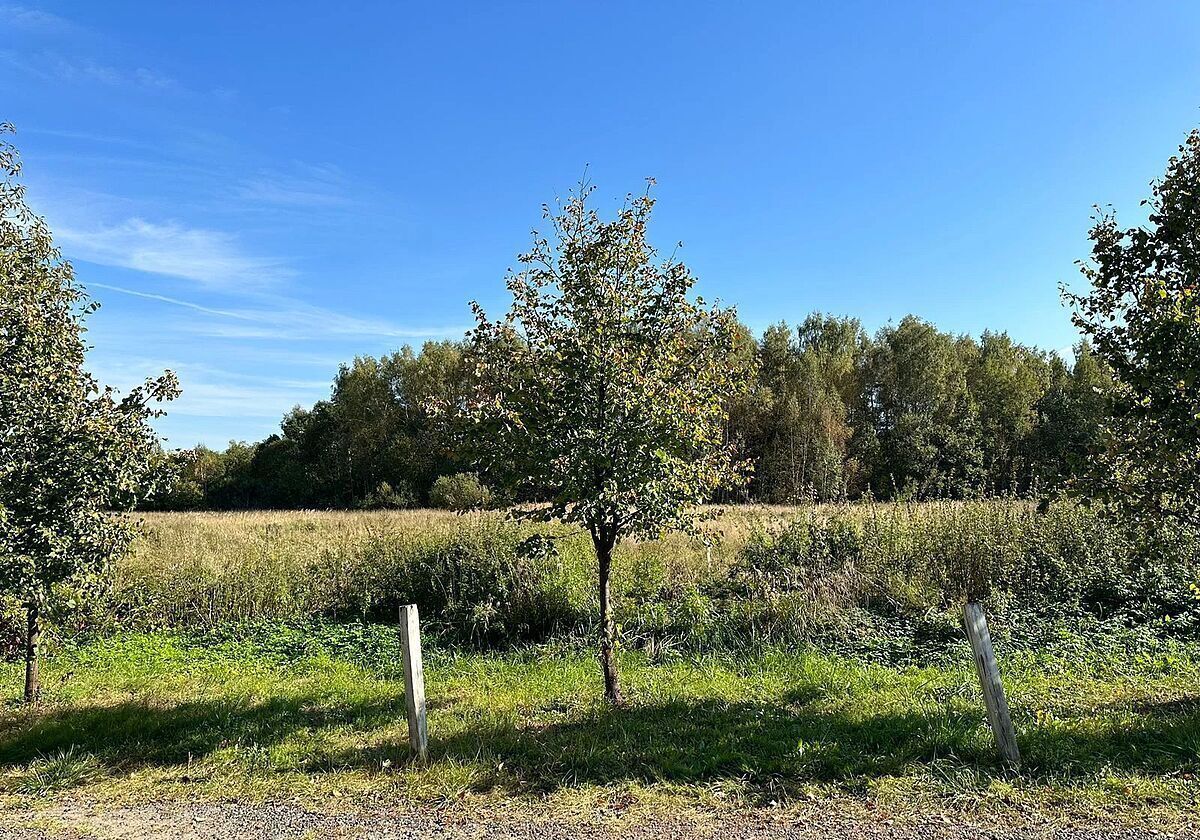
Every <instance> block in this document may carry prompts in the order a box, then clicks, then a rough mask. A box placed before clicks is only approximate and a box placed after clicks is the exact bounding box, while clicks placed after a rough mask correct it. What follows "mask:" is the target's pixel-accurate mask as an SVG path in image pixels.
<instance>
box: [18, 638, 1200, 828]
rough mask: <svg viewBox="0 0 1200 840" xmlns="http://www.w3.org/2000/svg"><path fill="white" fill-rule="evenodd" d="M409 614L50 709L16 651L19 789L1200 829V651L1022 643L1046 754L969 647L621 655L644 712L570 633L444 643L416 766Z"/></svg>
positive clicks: (148, 675)
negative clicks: (1006, 733)
mask: <svg viewBox="0 0 1200 840" xmlns="http://www.w3.org/2000/svg"><path fill="white" fill-rule="evenodd" d="M396 653H397V649H396V641H395V630H394V628H390V627H384V626H379V625H348V626H347V625H326V624H312V625H309V624H305V625H286V624H265V625H259V626H257V627H247V628H242V629H240V630H238V631H236V632H235V631H229V632H226V633H224V634H221V635H213V634H209V635H207V636H203V637H190V638H189V637H185V636H183V635H180V634H177V633H165V632H164V633H151V634H124V635H119V636H116V637H114V638H110V639H107V640H104V641H98V642H95V643H91V644H88V645H85V646H83V647H80V648H78V649H75V650H63V651H60V652H58V653H57V654H56V655H55V656H53V657H52V658H51V659H50V660H49V661H48V662H47V663H46V667H45V682H46V686H47V702H46V703H45V704H44V705H43V706H42V707H41V708H38V709H36V710H33V711H28V710H25V709H23V708H21V707H20V706H19V705H18V704H17V702H16V689H17V687H18V684H19V672H18V666H17V665H15V664H8V665H3V666H0V677H2V678H3V684H4V688H5V691H6V694H5V695H4V697H5V701H6V705H5V707H4V709H3V711H2V712H0V789H2V790H3V792H4V795H5V796H6V797H7V798H8V799H9V801H10V804H11V803H18V804H19V803H32V802H35V801H45V798H46V797H47V796H48V795H57V796H62V795H67V794H69V793H72V792H83V793H86V794H87V795H89V796H94V797H99V798H163V797H168V798H169V797H195V796H199V797H209V798H229V797H237V798H265V797H300V798H303V799H306V800H324V799H327V798H338V797H346V796H356V797H361V796H371V797H374V798H383V799H387V800H389V801H390V800H396V801H403V802H422V803H426V802H437V803H446V802H458V801H466V802H468V803H483V804H488V803H490V804H499V803H506V802H507V803H511V802H537V803H539V805H542V806H546V807H551V808H554V807H561V808H563V809H567V808H576V807H578V806H579V805H580V803H608V802H615V801H620V802H623V803H626V805H628V804H629V803H633V804H634V805H636V806H639V807H646V808H660V807H666V805H668V804H669V805H670V806H671V807H676V806H679V805H683V806H689V807H709V806H720V805H721V804H722V803H733V804H766V803H771V802H774V803H785V804H786V803H799V802H803V801H806V800H807V799H809V798H811V797H816V796H819V797H829V798H832V799H834V800H838V801H849V802H859V803H871V804H874V805H877V806H883V807H887V808H891V809H899V810H903V809H906V808H913V809H922V810H928V809H939V810H941V809H951V810H968V811H971V812H975V813H986V812H990V811H995V810H997V809H1007V808H1011V807H1013V806H1014V805H1018V806H1022V807H1025V808H1030V809H1034V810H1035V811H1046V812H1052V813H1071V814H1095V813H1097V812H1103V813H1104V814H1107V815H1109V816H1115V817H1118V818H1122V819H1124V818H1130V819H1146V818H1149V817H1151V816H1152V817H1153V818H1154V819H1166V820H1172V819H1183V818H1185V817H1186V815H1187V814H1188V813H1190V812H1192V811H1194V809H1195V807H1196V805H1197V799H1198V798H1200V782H1197V780H1196V774H1198V773H1200V700H1197V699H1195V698H1197V697H1198V696H1200V690H1198V689H1197V686H1198V685H1200V666H1198V665H1197V661H1196V659H1195V657H1194V656H1193V650H1192V649H1190V648H1188V647H1185V646H1181V645H1179V644H1175V643H1166V642H1142V643H1138V644H1137V645H1126V644H1124V643H1122V642H1121V641H1120V640H1115V639H1108V640H1100V641H1095V642H1091V643H1084V642H1082V641H1080V640H1073V639H1070V638H1064V639H1063V640H1061V642H1060V643H1059V644H1058V645H1056V647H1055V650H1053V651H1052V652H1040V653H1038V652H1032V651H1029V650H1025V651H1012V652H1007V651H1004V650H1002V651H1001V656H1002V663H1001V664H1002V667H1003V668H1004V670H1005V677H1006V682H1007V683H1008V685H1009V691H1010V700H1011V704H1012V708H1013V714H1014V717H1015V722H1016V725H1017V728H1018V732H1019V737H1020V743H1021V748H1022V751H1023V753H1024V757H1025V765H1024V767H1023V769H1022V771H1021V772H1020V773H1012V772H1009V771H1005V770H1004V769H1002V768H1001V767H999V766H998V765H997V763H996V762H995V760H994V758H993V748H992V744H991V739H990V733H989V731H988V730H987V728H986V725H985V724H984V721H983V713H982V708H981V706H980V700H979V697H978V688H977V685H976V684H975V682H974V675H973V673H972V671H971V666H970V659H969V655H968V654H967V652H966V651H965V650H959V651H957V653H956V655H955V656H953V657H952V661H951V662H949V663H948V664H946V665H944V666H941V667H889V666H885V665H873V664H864V663H861V662H855V661H852V660H849V659H845V658H840V657H837V656H832V655H826V654H822V653H819V652H815V651H801V652H787V651H783V650H779V649H759V650H756V651H746V652H743V653H741V654H739V655H736V656H735V655H732V654H711V655H699V656H695V657H688V658H684V657H679V658H673V657H667V658H663V659H660V660H655V661H652V660H650V659H648V658H647V656H646V655H645V654H644V653H640V652H631V651H627V652H625V653H624V655H623V657H622V666H623V668H624V677H625V683H626V690H627V693H628V695H629V697H630V701H631V702H630V705H629V707H628V708H624V709H619V710H613V709H610V708H609V707H607V706H606V705H605V704H604V703H603V701H602V699H601V698H600V694H599V689H600V685H599V679H598V675H597V668H596V665H595V661H594V659H593V658H592V657H591V656H590V655H589V654H588V653H587V652H586V651H583V650H579V649H576V648H572V647H570V646H557V647H550V646H546V647H538V648H528V649H524V650H517V651H510V652H507V653H492V654H478V653H463V652H456V651H454V650H450V649H437V648H434V649H432V650H430V651H429V652H428V654H427V661H426V675H427V683H428V691H429V704H430V732H431V738H432V743H431V760H430V761H429V763H428V764H426V765H423V766H422V765H418V764H415V763H414V762H413V761H412V758H411V755H410V752H409V749H408V745H407V734H406V726H405V723H404V703H403V680H402V678H401V676H400V674H399V673H398V671H397V656H396Z"/></svg>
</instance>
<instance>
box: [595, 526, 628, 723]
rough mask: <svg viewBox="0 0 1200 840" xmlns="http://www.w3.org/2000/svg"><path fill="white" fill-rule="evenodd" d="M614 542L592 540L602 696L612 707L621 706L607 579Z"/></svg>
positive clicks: (614, 633) (615, 641) (601, 538)
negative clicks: (596, 571) (597, 592)
mask: <svg viewBox="0 0 1200 840" xmlns="http://www.w3.org/2000/svg"><path fill="white" fill-rule="evenodd" d="M614 542H615V540H611V539H607V538H605V537H603V536H602V537H600V538H593V544H594V545H595V547H596V559H597V560H599V561H600V668H601V670H602V671H603V672H604V696H605V697H606V698H607V699H608V701H609V702H610V703H612V704H613V705H614V706H619V705H621V702H622V698H621V683H620V678H619V677H618V676H617V662H616V659H615V652H616V646H617V625H616V621H615V620H614V619H613V614H612V593H611V590H610V587H609V577H610V576H611V573H612V552H613V543H614Z"/></svg>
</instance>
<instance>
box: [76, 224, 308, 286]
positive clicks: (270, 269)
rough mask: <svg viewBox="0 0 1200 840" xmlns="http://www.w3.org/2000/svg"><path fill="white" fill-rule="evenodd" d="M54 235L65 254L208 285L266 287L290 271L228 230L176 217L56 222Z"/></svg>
mask: <svg viewBox="0 0 1200 840" xmlns="http://www.w3.org/2000/svg"><path fill="white" fill-rule="evenodd" d="M55 236H56V237H57V238H58V240H59V242H60V244H61V245H62V246H63V250H64V252H65V253H66V254H67V256H68V257H73V258H77V259H81V260H86V261H87V262H94V263H99V264H100V265H111V266H117V267H119V268H132V269H134V270H136V271H145V272H149V273H152V274H163V275H166V276H168V277H180V278H183V279H185V280H193V281H195V282H197V283H202V284H204V285H206V286H210V287H213V288H232V287H237V288H241V289H245V288H248V287H249V288H255V289H266V288H269V287H271V286H272V285H274V284H276V283H277V282H278V281H280V280H281V279H283V278H285V277H289V276H291V275H292V271H291V270H290V269H288V268H287V267H286V266H284V265H283V264H282V262H281V261H279V260H274V259H269V258H263V257H254V256H250V255H248V254H246V253H244V252H243V250H242V249H241V247H240V246H239V243H238V241H237V238H236V237H234V236H232V235H231V234H228V233H224V232H221V231H215V230H206V229H204V228H194V227H187V226H185V225H182V224H179V223H177V222H166V223H162V224H159V223H155V222H148V221H146V220H144V219H140V218H133V219H128V220H126V221H124V222H122V223H121V224H118V225H113V226H100V227H93V228H89V229H84V228H76V227H64V226H58V227H57V228H56V233H55Z"/></svg>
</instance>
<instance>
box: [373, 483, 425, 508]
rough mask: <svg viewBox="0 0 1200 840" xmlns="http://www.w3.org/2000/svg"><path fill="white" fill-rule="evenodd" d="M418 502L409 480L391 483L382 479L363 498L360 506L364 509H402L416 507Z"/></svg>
mask: <svg viewBox="0 0 1200 840" xmlns="http://www.w3.org/2000/svg"><path fill="white" fill-rule="evenodd" d="M416 504H417V497H416V494H415V493H413V490H412V487H411V486H409V484H408V482H405V481H400V482H398V483H397V484H395V485H391V484H388V483H387V482H386V481H381V482H379V484H378V485H376V487H375V489H374V490H372V491H371V492H370V493H368V494H367V495H366V496H365V497H364V498H363V500H362V502H361V503H360V504H359V507H360V508H361V509H363V510H401V509H403V508H410V507H415V506H416Z"/></svg>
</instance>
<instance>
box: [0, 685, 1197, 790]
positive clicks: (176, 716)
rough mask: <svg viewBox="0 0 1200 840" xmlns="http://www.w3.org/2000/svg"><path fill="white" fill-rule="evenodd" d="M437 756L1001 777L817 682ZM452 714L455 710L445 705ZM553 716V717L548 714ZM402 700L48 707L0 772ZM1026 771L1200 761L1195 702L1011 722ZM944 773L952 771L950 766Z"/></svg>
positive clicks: (222, 739)
mask: <svg viewBox="0 0 1200 840" xmlns="http://www.w3.org/2000/svg"><path fill="white" fill-rule="evenodd" d="M432 708H433V710H434V712H435V714H434V716H433V720H432V738H433V740H432V744H431V754H432V757H433V760H434V761H435V762H436V761H438V760H445V759H452V760H457V761H462V762H466V763H471V762H482V763H483V764H484V765H485V766H490V767H492V768H494V769H495V772H492V773H486V774H484V775H483V776H481V780H480V782H479V784H480V786H482V787H486V788H489V789H497V788H498V789H503V790H508V791H510V792H512V793H523V792H524V793H528V792H548V791H553V790H555V789H558V788H562V787H570V786H574V785H578V784H584V783H590V784H613V783H621V782H626V781H642V782H656V781H671V782H678V783H685V784H686V783H706V782H716V781H721V780H734V781H738V782H739V783H742V784H744V785H747V786H748V788H750V789H754V788H755V787H759V788H763V789H768V788H773V787H774V786H776V785H778V784H782V785H784V786H789V785H794V784H802V783H805V782H830V783H835V784H837V785H838V786H840V787H841V788H843V789H845V790H847V791H851V792H853V791H859V790H864V789H866V787H867V786H868V785H869V784H870V782H871V781H872V780H873V779H878V778H881V777H884V776H896V775H913V774H921V773H929V774H932V775H936V776H942V777H945V778H949V777H952V776H955V771H956V768H957V769H958V770H965V771H969V772H967V773H966V774H965V775H966V776H968V777H969V778H970V779H971V780H973V781H968V782H967V784H970V785H972V786H976V785H978V786H981V787H986V785H987V784H988V782H989V781H990V780H991V779H992V778H994V777H996V776H998V775H1001V774H1002V773H1003V772H1004V771H1003V770H1002V768H1001V767H1000V766H999V764H998V762H997V761H996V758H995V754H994V750H993V747H992V743H991V737H990V734H989V733H988V732H987V730H986V728H985V727H984V726H983V724H982V710H979V711H978V712H976V711H974V710H965V711H964V710H961V709H955V708H939V707H930V706H929V705H924V706H921V707H920V708H919V709H914V710H913V711H911V712H904V711H894V710H891V711H884V712H872V711H870V710H866V711H860V712H857V713H847V712H843V711H841V710H839V709H838V708H837V707H836V706H831V705H830V704H828V703H826V702H825V701H824V699H823V697H822V696H821V695H820V694H818V693H815V692H812V691H800V692H796V693H794V694H792V695H790V696H787V697H784V698H781V699H779V700H771V701H763V702H738V703H729V702H722V701H717V700H680V701H673V702H666V703H654V704H635V705H632V706H630V707H627V708H621V709H610V708H607V707H597V708H594V709H590V710H588V711H587V712H585V713H584V716H583V717H582V718H579V719H574V720H565V721H560V722H550V723H543V722H541V721H539V719H538V715H537V714H536V713H535V714H533V715H531V716H530V719H529V720H528V721H527V722H525V723H524V724H523V725H521V726H518V727H516V728H513V727H510V726H506V725H500V724H475V725H474V726H472V728H470V729H469V730H467V731H465V732H462V733H457V734H451V735H449V736H439V733H438V729H437V723H438V717H439V715H438V714H437V713H438V712H446V711H448V708H447V707H445V706H441V705H440V704H439V703H438V702H437V701H436V700H435V701H434V702H433V704H432ZM449 711H450V713H451V714H453V711H452V710H449ZM555 712H556V713H558V714H561V712H559V711H558V710H555ZM403 721H404V701H403V697H401V696H397V695H389V696H386V697H380V698H378V699H367V700H357V701H346V700H342V699H335V698H330V697H327V696H289V697H283V698H280V697H275V698H268V699H265V700H259V701H251V700H237V699H213V700H197V701H185V702H180V703H176V704H173V705H152V704H146V703H141V702H132V701H130V702H125V703H119V704H115V705H109V706H90V707H63V708H50V709H47V710H44V711H42V712H38V713H34V714H33V715H32V716H31V717H25V716H18V717H15V718H13V719H10V721H9V722H8V723H7V724H6V725H4V726H3V727H2V728H0V770H3V769H11V768H15V767H20V766H23V765H26V764H28V763H29V762H31V761H33V760H35V759H37V758H39V757H42V756H47V755H52V754H54V753H56V752H60V751H64V750H69V749H75V750H81V751H83V752H86V753H88V754H90V755H92V756H94V757H95V758H96V759H97V760H98V761H99V762H100V763H101V765H102V766H104V767H105V768H106V769H108V770H110V771H114V772H119V771H125V772H128V771H130V770H133V769H136V768H139V767H148V766H150V767H165V768H166V767H173V766H177V767H180V768H182V767H184V766H186V765H187V764H188V763H190V762H191V761H199V760H202V759H203V758H204V757H205V756H208V755H211V754H212V753H214V752H216V751H218V750H220V749H223V748H226V747H229V746H233V745H238V746H242V747H245V748H255V749H264V748H270V747H271V746H273V745H275V744H278V743H281V742H283V741H285V740H286V739H288V738H289V737H291V736H292V735H294V734H296V733H300V732H303V731H312V732H319V731H321V730H328V729H333V728H347V729H349V730H350V731H352V732H361V733H363V734H364V735H366V734H367V733H370V732H373V731H378V730H381V729H385V730H386V729H388V728H392V730H393V731H395V728H397V727H398V728H399V730H400V731H401V732H402V731H403V727H404V724H403ZM1018 730H1019V740H1020V743H1021V749H1022V751H1023V753H1024V756H1025V758H1026V764H1025V769H1024V771H1023V773H1022V775H1023V776H1024V777H1025V778H1027V779H1029V780H1030V781H1034V782H1036V781H1038V780H1047V779H1049V778H1050V777H1054V778H1055V779H1062V778H1063V777H1072V778H1086V777H1088V776H1095V775H1097V774H1100V773H1106V772H1109V771H1110V770H1118V771H1129V772H1136V773H1143V774H1147V775H1166V774H1170V773H1175V772H1177V771H1179V770H1181V769H1182V770H1186V769H1191V768H1196V767H1197V766H1198V765H1200V705H1198V704H1195V703H1184V702H1178V701H1177V702H1174V703H1167V704H1161V705H1157V706H1146V705H1141V706H1131V707H1128V708H1127V709H1124V710H1119V711H1116V712H1114V711H1112V710H1103V709H1101V710H1096V716H1094V717H1090V718H1089V717H1084V716H1082V715H1081V716H1080V717H1078V718H1075V719H1071V720H1067V721H1065V722H1064V721H1058V722H1048V723H1044V724H1039V723H1037V722H1036V721H1033V720H1028V721H1018ZM408 757H410V751H409V749H408V746H407V743H406V742H405V740H404V737H403V736H402V735H401V736H399V737H396V738H395V739H394V740H390V741H385V742H383V743H379V742H378V741H376V742H375V743H374V744H372V745H363V746H358V747H352V748H349V749H344V750H333V751H328V750H325V749H314V750H313V752H312V754H311V755H308V756H300V757H299V759H298V762H297V764H296V765H293V766H292V768H291V769H297V770H302V771H305V772H311V773H321V772H327V771H331V770H341V769H365V770H378V769H380V768H381V767H384V766H387V762H391V763H392V764H393V765H395V764H398V763H401V762H403V761H404V760H406V759H407V758H408ZM947 774H948V775H947Z"/></svg>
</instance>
